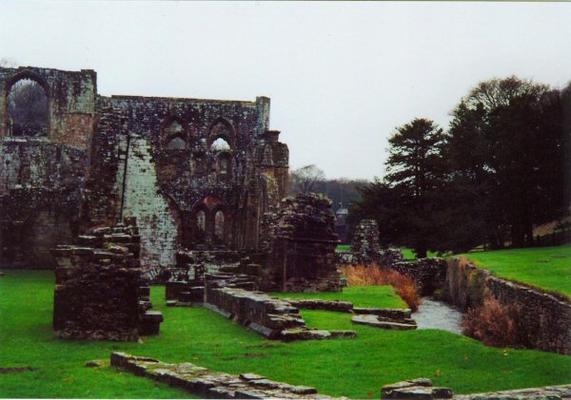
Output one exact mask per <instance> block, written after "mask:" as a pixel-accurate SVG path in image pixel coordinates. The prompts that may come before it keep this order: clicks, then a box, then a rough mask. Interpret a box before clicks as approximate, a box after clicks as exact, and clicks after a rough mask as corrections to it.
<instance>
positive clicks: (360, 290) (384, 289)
mask: <svg viewBox="0 0 571 400" xmlns="http://www.w3.org/2000/svg"><path fill="white" fill-rule="evenodd" d="M272 295H274V296H276V297H281V298H290V299H322V300H343V301H350V302H351V303H353V305H354V306H355V307H387V308H407V305H406V303H405V302H404V301H403V300H402V299H401V298H400V297H399V296H398V295H397V294H396V293H395V291H394V290H393V287H392V286H353V287H347V288H345V289H344V290H343V291H342V292H322V293H272Z"/></svg>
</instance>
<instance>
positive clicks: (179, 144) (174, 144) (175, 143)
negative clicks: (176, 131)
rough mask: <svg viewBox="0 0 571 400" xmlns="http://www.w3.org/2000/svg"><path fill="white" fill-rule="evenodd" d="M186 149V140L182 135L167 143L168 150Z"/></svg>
mask: <svg viewBox="0 0 571 400" xmlns="http://www.w3.org/2000/svg"><path fill="white" fill-rule="evenodd" d="M184 149H186V142H185V141H184V139H183V138H181V137H178V136H177V137H175V138H172V139H171V140H169V142H168V143H167V150H184Z"/></svg>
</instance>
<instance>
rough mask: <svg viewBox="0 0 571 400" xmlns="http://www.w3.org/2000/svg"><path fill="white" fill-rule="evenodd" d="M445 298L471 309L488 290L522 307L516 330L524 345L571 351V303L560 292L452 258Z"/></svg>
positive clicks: (501, 298)
mask: <svg viewBox="0 0 571 400" xmlns="http://www.w3.org/2000/svg"><path fill="white" fill-rule="evenodd" d="M443 288H444V291H443V297H444V299H445V300H446V301H447V302H449V303H451V304H453V305H455V306H457V307H459V308H460V309H462V310H467V309H468V308H470V307H477V306H479V305H480V304H481V303H482V301H483V299H484V297H485V296H486V294H489V295H491V296H493V297H494V298H496V299H497V300H498V301H500V302H501V303H502V304H505V305H515V306H516V307H517V308H518V309H519V312H518V326H517V329H516V331H517V332H518V337H520V341H521V343H520V344H521V345H522V346H525V347H529V348H534V349H540V350H545V351H553V352H557V353H562V354H571V304H570V302H569V300H568V299H565V298H563V297H562V296H558V295H556V294H550V293H545V292H543V291H541V290H539V289H535V288H531V287H528V286H524V285H521V284H518V283H514V282H510V281H507V280H504V279H501V278H497V277H495V276H493V275H491V273H490V272H489V271H486V270H484V269H479V268H477V267H475V266H474V265H473V264H471V263H469V262H467V260H465V259H461V258H454V259H450V260H449V261H448V266H447V272H446V279H445V284H444V286H443Z"/></svg>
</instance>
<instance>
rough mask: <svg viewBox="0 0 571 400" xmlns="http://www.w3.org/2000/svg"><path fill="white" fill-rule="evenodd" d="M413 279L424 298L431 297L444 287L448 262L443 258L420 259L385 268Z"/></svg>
mask: <svg viewBox="0 0 571 400" xmlns="http://www.w3.org/2000/svg"><path fill="white" fill-rule="evenodd" d="M385 267H386V268H390V269H393V270H395V271H398V272H400V273H401V274H403V275H406V276H408V277H410V278H412V279H413V280H414V281H415V282H416V284H417V286H418V288H419V291H420V293H421V295H422V296H429V295H432V294H433V293H434V291H435V290H437V289H440V288H442V287H443V286H444V281H445V279H446V269H447V264H446V260H444V259H443V258H420V259H418V260H414V261H401V262H397V263H394V264H389V265H386V266H385Z"/></svg>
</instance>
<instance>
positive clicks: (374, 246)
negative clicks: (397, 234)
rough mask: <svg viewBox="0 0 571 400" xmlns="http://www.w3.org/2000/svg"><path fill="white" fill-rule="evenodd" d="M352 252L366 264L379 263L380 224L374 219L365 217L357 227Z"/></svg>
mask: <svg viewBox="0 0 571 400" xmlns="http://www.w3.org/2000/svg"><path fill="white" fill-rule="evenodd" d="M351 252H352V253H353V255H354V256H355V257H356V258H357V259H358V260H359V262H361V263H364V264H369V263H378V262H379V257H380V252H381V245H380V244H379V224H377V221H375V220H374V219H363V220H361V221H359V224H358V225H357V227H356V228H355V232H354V233H353V241H352V242H351Z"/></svg>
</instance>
